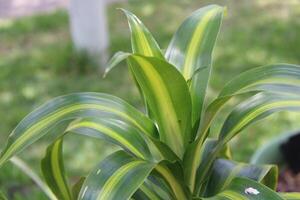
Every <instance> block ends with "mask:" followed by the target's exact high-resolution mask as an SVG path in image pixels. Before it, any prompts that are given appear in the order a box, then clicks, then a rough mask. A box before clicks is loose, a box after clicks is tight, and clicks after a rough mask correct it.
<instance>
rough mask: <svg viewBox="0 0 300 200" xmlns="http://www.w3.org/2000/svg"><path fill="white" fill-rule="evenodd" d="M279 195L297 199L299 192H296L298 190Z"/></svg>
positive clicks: (299, 196) (299, 197) (287, 199)
mask: <svg viewBox="0 0 300 200" xmlns="http://www.w3.org/2000/svg"><path fill="white" fill-rule="evenodd" d="M279 195H280V196H281V197H282V198H283V199H285V200H299V199H300V193H298V192H288V193H279Z"/></svg>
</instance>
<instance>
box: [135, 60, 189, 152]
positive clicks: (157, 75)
mask: <svg viewBox="0 0 300 200" xmlns="http://www.w3.org/2000/svg"><path fill="white" fill-rule="evenodd" d="M129 65H130V68H131V69H132V71H133V74H134V76H135V78H136V80H137V82H138V84H139V85H140V87H141V89H142V91H143V93H144V94H145V97H146V100H147V103H148V105H149V109H150V111H151V113H152V115H153V118H154V120H155V121H156V123H157V125H158V129H159V132H160V139H161V140H162V141H163V142H165V143H166V144H168V145H169V146H170V148H171V149H172V150H173V151H174V152H175V153H176V154H177V155H178V156H179V157H182V156H183V153H184V148H185V145H186V144H187V143H188V142H189V140H190V137H191V136H190V132H191V131H190V130H191V121H190V119H191V99H190V95H189V92H188V87H187V84H186V83H185V81H184V78H183V77H182V75H181V74H180V73H179V72H178V71H177V70H176V69H175V68H174V67H173V66H172V65H170V64H169V63H167V62H165V61H163V60H160V59H156V58H150V57H143V56H138V55H133V56H130V57H129Z"/></svg>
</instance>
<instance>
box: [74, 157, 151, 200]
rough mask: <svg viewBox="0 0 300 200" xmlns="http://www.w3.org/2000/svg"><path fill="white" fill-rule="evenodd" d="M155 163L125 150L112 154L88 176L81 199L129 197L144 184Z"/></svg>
mask: <svg viewBox="0 0 300 200" xmlns="http://www.w3.org/2000/svg"><path fill="white" fill-rule="evenodd" d="M154 167H155V164H154V163H150V162H148V161H145V160H140V159H136V158H134V157H132V156H130V155H128V154H127V153H125V152H124V151H118V152H116V153H113V154H111V155H110V156H108V157H107V158H106V159H104V160H103V161H102V162H100V164H98V165H97V166H96V167H95V168H94V170H93V171H92V172H91V173H90V174H89V175H88V176H87V178H86V180H85V182H84V184H83V186H82V189H81V191H80V194H79V199H83V200H85V199H97V200H110V199H111V200H117V199H129V198H130V197H131V196H132V195H133V194H134V192H135V191H136V190H138V188H139V187H140V185H142V184H143V182H144V181H145V179H146V178H147V176H148V175H149V174H150V172H151V171H152V170H153V169H154Z"/></svg>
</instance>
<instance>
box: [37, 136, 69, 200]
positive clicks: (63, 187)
mask: <svg viewBox="0 0 300 200" xmlns="http://www.w3.org/2000/svg"><path fill="white" fill-rule="evenodd" d="M41 169H42V172H43V175H44V178H45V181H46V183H47V185H48V186H49V187H50V188H51V190H52V192H53V193H54V194H55V195H56V196H57V198H58V199H61V200H72V199H73V198H72V193H71V191H70V188H69V184H68V181H67V178H66V174H65V168H64V162H63V139H62V138H59V139H57V140H56V141H55V142H54V143H53V144H51V145H50V146H49V147H48V148H47V152H46V155H45V157H44V158H43V160H42V162H41Z"/></svg>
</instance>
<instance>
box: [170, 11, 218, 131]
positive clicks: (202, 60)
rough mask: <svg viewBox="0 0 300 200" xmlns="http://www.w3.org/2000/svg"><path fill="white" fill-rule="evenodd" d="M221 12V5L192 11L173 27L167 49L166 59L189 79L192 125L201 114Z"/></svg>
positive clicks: (196, 123) (196, 122)
mask: <svg viewBox="0 0 300 200" xmlns="http://www.w3.org/2000/svg"><path fill="white" fill-rule="evenodd" d="M223 12H224V9H223V8H222V7H220V6H217V5H209V6H206V7H203V8H200V9H199V10H197V11H195V12H194V13H193V14H192V15H191V16H190V17H188V18H187V19H186V20H185V21H184V22H183V23H182V25H181V26H180V27H179V29H178V30H177V31H176V33H175V35H174V36H173V38H172V40H171V43H170V44H169V47H168V49H167V52H166V59H167V60H168V61H169V62H170V63H172V64H174V65H175V66H176V67H177V68H178V69H179V70H180V71H181V72H182V74H183V76H184V77H185V79H186V80H187V81H189V80H191V84H190V92H191V97H192V103H193V109H192V111H193V113H192V123H193V125H195V126H198V122H199V120H200V118H201V113H202V106H203V102H204V99H205V93H206V88H207V84H208V80H209V75H210V71H211V57H212V51H213V48H214V45H215V41H216V38H217V35H218V32H219V28H220V25H221V20H222V16H223ZM200 69H203V70H201V71H199V70H200Z"/></svg>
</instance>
